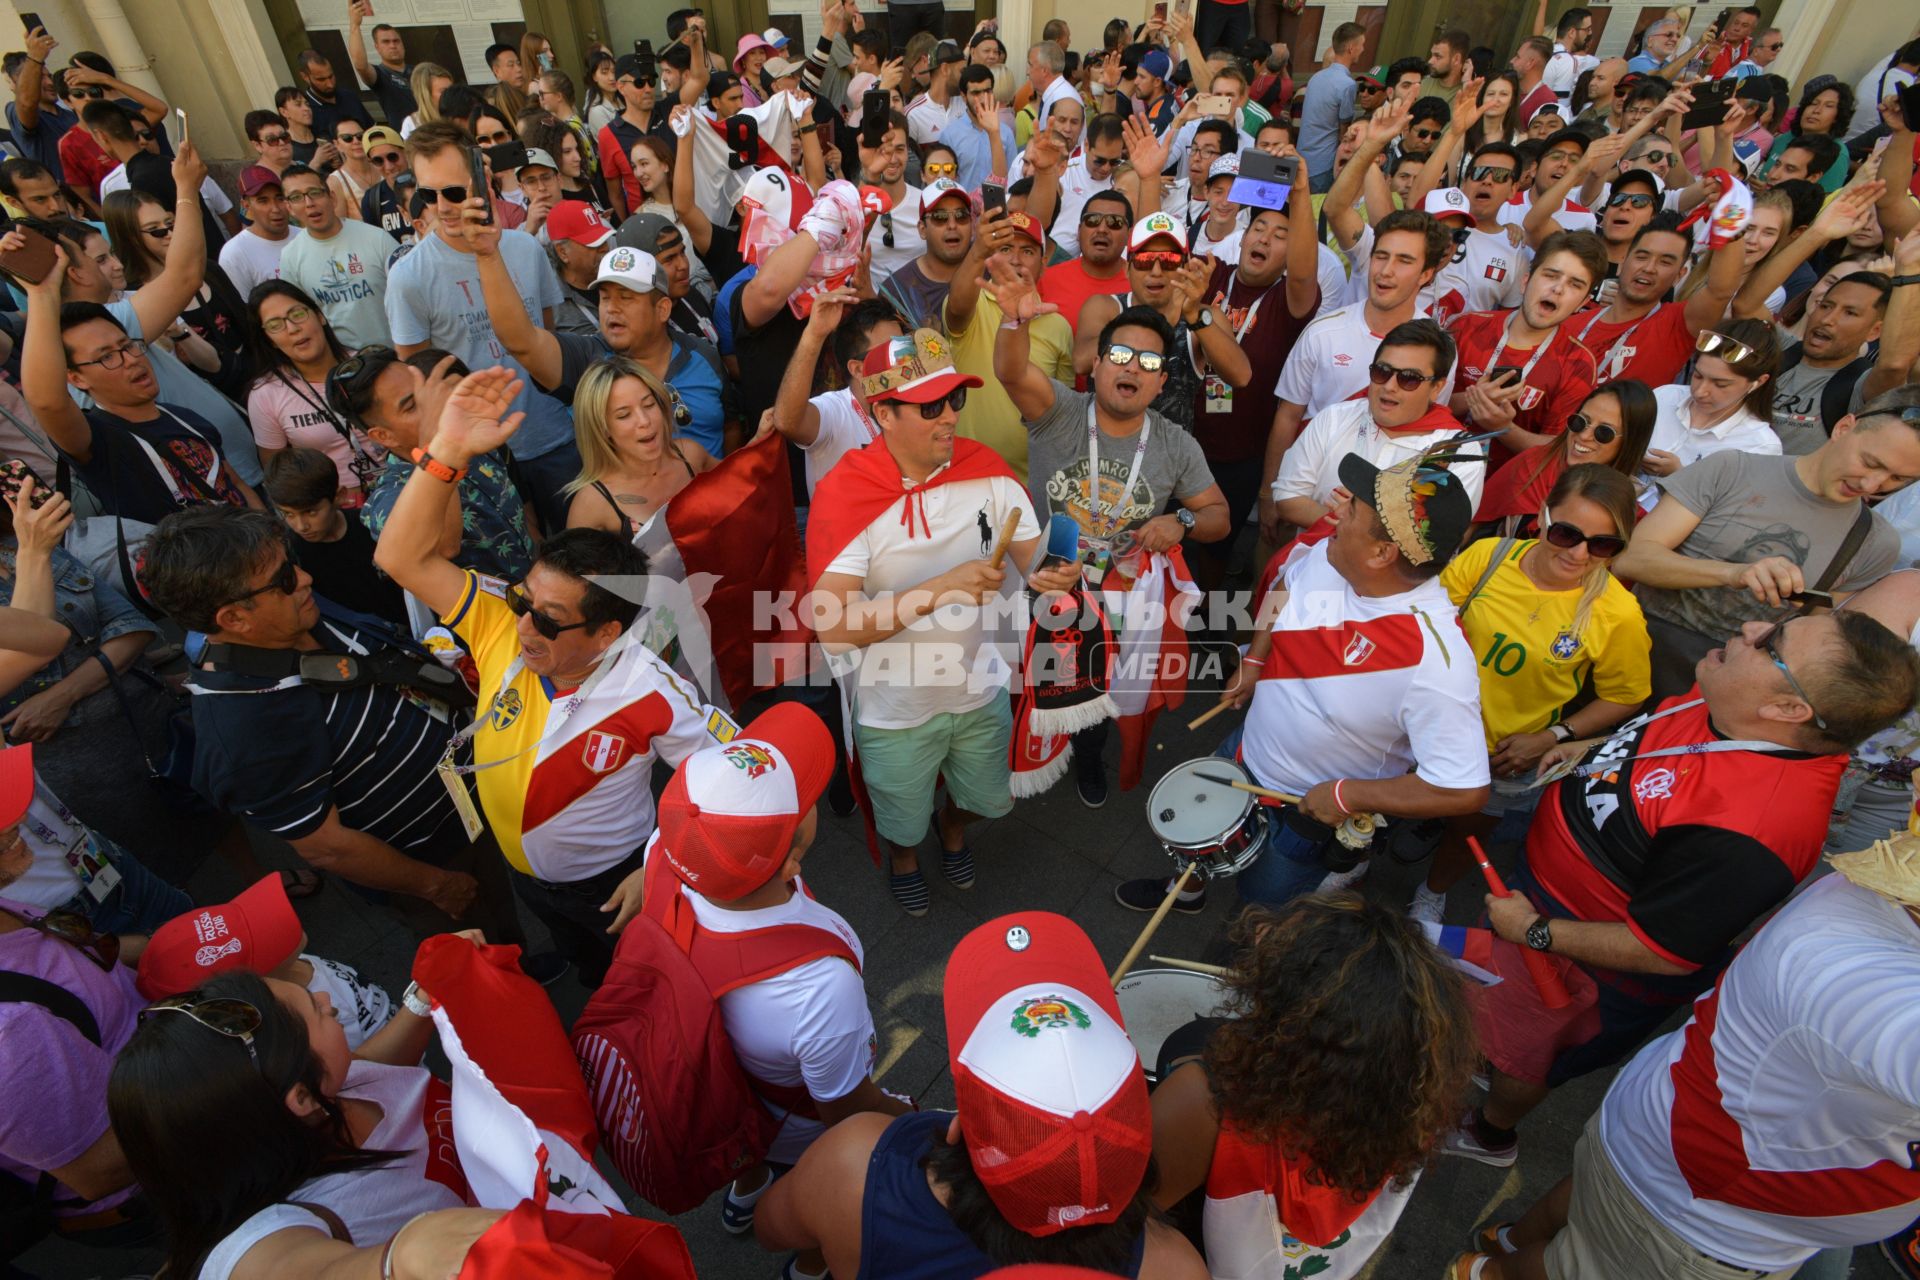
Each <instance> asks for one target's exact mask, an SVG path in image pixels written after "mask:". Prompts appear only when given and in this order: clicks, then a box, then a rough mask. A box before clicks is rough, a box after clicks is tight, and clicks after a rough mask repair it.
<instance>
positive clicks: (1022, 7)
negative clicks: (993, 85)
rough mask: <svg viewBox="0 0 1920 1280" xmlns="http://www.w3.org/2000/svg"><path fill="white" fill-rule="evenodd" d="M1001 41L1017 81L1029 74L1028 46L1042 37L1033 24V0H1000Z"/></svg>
mask: <svg viewBox="0 0 1920 1280" xmlns="http://www.w3.org/2000/svg"><path fill="white" fill-rule="evenodd" d="M999 19H1000V43H1001V44H1003V45H1005V46H1006V47H1007V67H1008V69H1009V70H1011V71H1012V72H1013V78H1014V80H1015V82H1016V83H1017V82H1018V81H1019V80H1020V79H1021V78H1022V77H1024V76H1025V75H1026V74H1027V47H1028V46H1029V45H1031V44H1033V43H1034V42H1035V41H1037V40H1039V39H1040V33H1039V32H1038V31H1036V30H1034V26H1033V0H1000V12H999Z"/></svg>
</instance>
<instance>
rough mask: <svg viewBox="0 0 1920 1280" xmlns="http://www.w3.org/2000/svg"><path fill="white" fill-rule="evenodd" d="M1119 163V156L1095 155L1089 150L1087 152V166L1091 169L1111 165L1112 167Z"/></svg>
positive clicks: (1105, 167)
mask: <svg viewBox="0 0 1920 1280" xmlns="http://www.w3.org/2000/svg"><path fill="white" fill-rule="evenodd" d="M1119 163H1120V157H1119V156H1111V157H1109V156H1097V155H1095V154H1093V152H1091V151H1089V152H1087V168H1088V169H1089V170H1093V169H1111V168H1113V167H1114V166H1115V165H1117V164H1119Z"/></svg>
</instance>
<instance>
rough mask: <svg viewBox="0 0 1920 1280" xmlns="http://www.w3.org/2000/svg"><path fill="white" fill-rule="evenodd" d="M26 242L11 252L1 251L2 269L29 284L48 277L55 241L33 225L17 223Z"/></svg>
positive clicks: (0, 267) (51, 267)
mask: <svg viewBox="0 0 1920 1280" xmlns="http://www.w3.org/2000/svg"><path fill="white" fill-rule="evenodd" d="M13 230H15V231H18V232H19V233H20V235H21V237H22V238H23V239H25V241H26V243H25V244H23V245H21V246H20V247H19V248H18V249H15V250H13V251H12V252H11V253H0V271H5V272H6V273H7V274H8V275H10V276H13V277H14V278H15V279H17V280H24V281H25V282H26V283H28V284H39V283H40V282H41V281H42V280H45V279H46V278H47V272H49V271H51V270H53V254H54V245H53V241H51V240H49V239H47V238H46V237H45V236H43V235H41V234H40V233H39V232H38V231H35V230H34V229H33V228H32V227H22V226H19V225H18V224H16V225H15V226H14V227H13Z"/></svg>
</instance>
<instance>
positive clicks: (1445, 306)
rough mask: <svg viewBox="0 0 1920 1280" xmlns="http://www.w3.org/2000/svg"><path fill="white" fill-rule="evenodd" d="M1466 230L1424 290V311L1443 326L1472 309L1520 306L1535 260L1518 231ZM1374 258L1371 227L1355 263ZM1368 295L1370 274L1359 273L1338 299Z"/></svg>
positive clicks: (1364, 233)
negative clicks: (1529, 265)
mask: <svg viewBox="0 0 1920 1280" xmlns="http://www.w3.org/2000/svg"><path fill="white" fill-rule="evenodd" d="M1462 231H1463V232H1464V234H1463V235H1461V237H1460V239H1459V241H1458V242H1457V243H1456V244H1455V245H1454V247H1453V256H1452V257H1451V258H1449V259H1447V261H1445V262H1443V263H1441V264H1440V269H1439V270H1438V271H1436V272H1434V275H1433V281H1432V283H1430V284H1428V285H1427V287H1426V288H1424V289H1422V290H1421V291H1420V306H1421V309H1422V310H1423V311H1425V312H1427V313H1429V314H1431V315H1432V316H1433V318H1434V319H1435V320H1437V321H1439V322H1440V325H1441V327H1442V328H1445V327H1447V326H1449V325H1451V324H1452V323H1453V322H1454V321H1455V320H1456V319H1458V318H1459V317H1460V316H1462V315H1464V314H1466V313H1467V312H1469V311H1492V310H1494V309H1496V308H1499V307H1517V306H1519V305H1520V297H1521V295H1522V294H1523V293H1525V292H1526V287H1527V266H1528V264H1529V263H1531V262H1532V261H1533V250H1532V249H1531V248H1530V247H1529V246H1528V245H1527V242H1526V241H1525V240H1524V239H1523V238H1521V236H1520V235H1519V233H1518V231H1517V230H1516V231H1514V232H1512V233H1509V232H1508V230H1507V228H1505V227H1496V228H1492V229H1489V230H1474V229H1471V228H1462ZM1516 241H1518V243H1515V242H1516ZM1372 256H1373V228H1372V227H1368V228H1367V229H1366V230H1364V231H1362V232H1361V233H1360V238H1359V239H1358V240H1356V241H1354V245H1353V260H1354V261H1355V262H1358V263H1362V264H1364V263H1366V261H1367V260H1368V259H1369V258H1371V257H1372ZM1366 296H1367V273H1366V272H1365V271H1355V272H1354V273H1353V276H1352V278H1351V279H1349V280H1348V281H1347V291H1346V293H1345V294H1343V295H1342V296H1341V299H1340V300H1341V302H1342V303H1343V304H1345V303H1350V302H1364V301H1366Z"/></svg>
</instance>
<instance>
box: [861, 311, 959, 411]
mask: <svg viewBox="0 0 1920 1280" xmlns="http://www.w3.org/2000/svg"><path fill="white" fill-rule="evenodd" d="M985 385H986V384H985V383H983V382H981V381H980V379H978V378H976V377H974V376H973V375H972V374H970V373H961V372H960V371H958V370H957V369H955V368H954V367H953V352H952V350H951V349H950V348H949V347H948V346H947V340H946V338H945V337H943V336H941V335H940V334H939V333H938V332H936V331H934V330H932V329H915V330H914V331H913V332H912V333H909V334H903V335H901V336H900V337H898V338H888V339H887V340H886V341H885V342H882V343H879V344H878V345H876V346H875V347H874V348H873V350H871V351H869V352H867V358H866V361H865V362H864V363H863V364H862V365H861V366H860V389H861V390H862V391H864V392H865V393H866V397H867V403H869V404H872V403H874V402H875V401H879V400H901V401H904V402H906V403H907V404H932V403H933V402H934V401H935V400H939V399H942V398H944V397H945V396H947V395H948V394H950V393H951V392H952V391H953V389H954V388H955V387H980V386H985Z"/></svg>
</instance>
